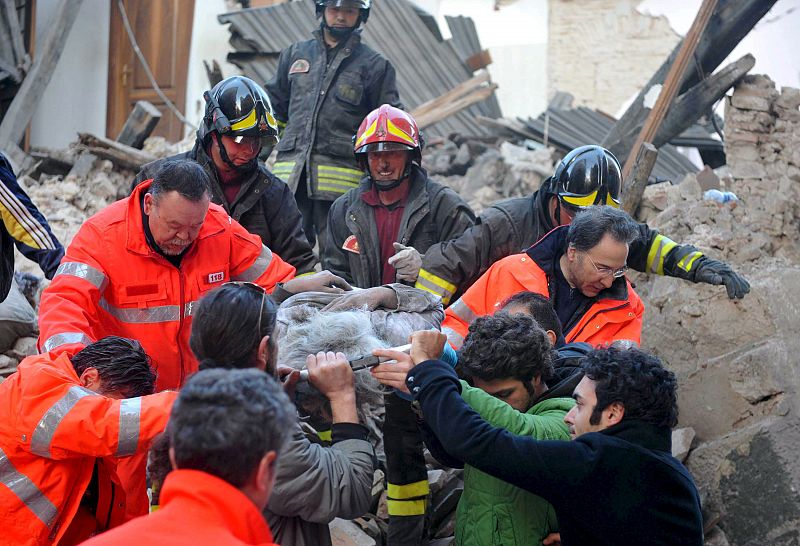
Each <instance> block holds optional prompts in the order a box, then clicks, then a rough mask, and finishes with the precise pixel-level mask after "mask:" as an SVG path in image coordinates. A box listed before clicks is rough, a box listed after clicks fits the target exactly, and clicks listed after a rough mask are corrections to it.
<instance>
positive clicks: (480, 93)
mask: <svg viewBox="0 0 800 546" xmlns="http://www.w3.org/2000/svg"><path fill="white" fill-rule="evenodd" d="M495 89H497V84H496V83H493V84H491V85H487V86H485V87H479V88H477V89H475V90H473V91H471V92H470V93H468V94H466V95H464V96H462V97H461V98H459V99H456V100H454V101H448V102H447V103H446V104H445V105H443V106H442V107H441V108H438V109H436V110H433V111H431V112H429V113H428V114H426V115H422V116H414V119H415V120H416V122H417V125H419V127H420V128H425V127H428V126H430V125H433V124H434V123H438V122H440V121H442V120H443V119H446V118H448V117H450V116H452V115H453V114H455V113H457V112H460V111H461V110H463V109H465V108H469V107H470V106H472V105H473V104H476V103H479V102H481V101H484V100H486V99H488V98H489V97H491V96H492V94H493V93H494V90H495Z"/></svg>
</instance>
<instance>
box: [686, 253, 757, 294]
mask: <svg viewBox="0 0 800 546" xmlns="http://www.w3.org/2000/svg"><path fill="white" fill-rule="evenodd" d="M694 267H695V268H696V271H695V274H694V282H704V283H707V284H715V285H720V284H724V285H725V289H726V290H727V291H728V297H729V298H730V299H741V298H743V297H744V296H745V294H747V293H748V292H750V283H749V282H747V280H746V279H745V278H744V277H742V276H741V275H739V274H738V273H736V272H735V271H734V270H733V269H732V268H731V266H730V265H728V264H726V263H725V262H720V261H717V260H712V259H711V258H709V257H707V256H703V257H702V258H699V259H698V260H697V263H696V264H695V265H694Z"/></svg>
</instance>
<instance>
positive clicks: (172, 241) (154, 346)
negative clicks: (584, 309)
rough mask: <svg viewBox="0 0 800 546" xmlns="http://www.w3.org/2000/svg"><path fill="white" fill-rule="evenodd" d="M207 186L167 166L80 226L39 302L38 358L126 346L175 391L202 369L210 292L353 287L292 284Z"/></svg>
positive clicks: (329, 279)
mask: <svg viewBox="0 0 800 546" xmlns="http://www.w3.org/2000/svg"><path fill="white" fill-rule="evenodd" d="M208 186H209V181H208V175H207V174H206V172H205V170H204V169H203V168H202V167H201V166H200V165H199V164H198V163H196V162H194V161H190V160H177V161H170V162H167V163H165V164H164V165H163V166H162V167H161V168H160V169H159V171H158V172H157V173H156V175H155V177H154V178H153V180H147V181H144V182H142V183H141V184H139V185H138V186H137V187H136V189H135V190H134V192H133V194H132V195H131V196H130V197H127V198H125V199H122V200H120V201H117V202H116V203H113V204H111V205H110V206H108V207H106V208H105V209H103V210H102V211H100V212H99V213H97V214H96V215H94V216H92V217H91V218H89V219H88V220H87V221H86V222H84V224H83V225H82V226H81V228H80V230H78V233H77V234H76V235H75V238H74V239H73V241H72V244H71V245H70V246H69V248H68V249H67V255H66V257H65V258H64V261H63V262H62V264H61V266H59V268H58V272H57V273H56V276H55V278H54V279H53V282H52V283H51V284H50V286H48V287H47V289H45V291H44V292H43V293H42V298H41V304H40V309H41V312H40V314H39V331H40V335H39V343H38V346H39V350H40V351H41V352H46V351H59V352H60V351H65V350H67V351H74V350H76V349H77V348H80V347H83V346H84V345H86V344H88V343H91V342H92V341H93V340H95V339H98V338H101V337H104V336H106V335H123V336H125V337H130V338H133V339H136V340H138V341H139V342H141V344H142V345H143V346H144V348H145V351H147V353H148V354H149V355H150V357H151V358H152V360H153V365H154V367H155V368H156V370H157V372H158V380H157V382H156V387H157V389H158V390H164V389H174V388H178V387H180V386H181V385H182V384H183V382H184V381H185V379H186V377H188V376H189V374H191V373H193V372H194V371H196V370H197V360H196V359H195V358H194V356H193V355H192V352H191V350H190V349H189V333H190V330H191V326H192V311H193V308H194V305H196V303H197V300H198V299H199V298H200V296H202V295H203V294H204V293H205V292H207V291H209V290H211V289H212V288H215V287H217V286H220V285H221V284H222V283H224V282H227V281H230V280H239V281H248V282H255V283H257V284H259V285H261V286H263V287H264V288H266V289H267V290H269V291H270V292H272V291H273V289H275V288H276V285H277V284H278V283H282V282H285V283H286V284H285V286H284V288H285V291H288V292H289V293H293V292H302V291H304V290H306V289H316V290H322V291H332V292H341V291H342V289H343V288H349V287H348V285H347V284H346V283H344V282H343V281H341V279H338V278H336V277H334V276H333V275H331V274H330V273H327V272H322V273H319V274H316V275H311V276H306V277H301V278H298V279H293V277H294V275H295V268H294V267H292V266H291V265H289V264H287V263H286V262H284V261H283V260H282V259H281V258H280V257H279V256H278V255H277V254H274V253H273V252H272V251H271V250H270V249H269V248H268V247H267V246H265V245H264V244H262V242H261V240H260V239H259V237H258V236H257V235H252V234H250V233H248V232H247V231H246V230H245V229H244V228H243V227H242V226H240V225H239V224H238V223H237V222H235V221H234V220H232V219H231V218H230V217H229V216H228V215H227V214H226V213H225V211H224V210H223V209H222V207H219V206H217V205H214V204H209V194H208ZM333 285H338V286H333Z"/></svg>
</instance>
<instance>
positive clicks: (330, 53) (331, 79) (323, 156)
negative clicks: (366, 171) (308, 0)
mask: <svg viewBox="0 0 800 546" xmlns="http://www.w3.org/2000/svg"><path fill="white" fill-rule="evenodd" d="M370 5H371V1H370V0H316V1H315V2H314V6H315V9H316V13H317V16H318V17H319V18H320V20H321V22H320V27H319V28H318V29H317V30H316V31H314V33H313V36H314V37H313V38H312V39H311V40H307V41H304V42H298V43H296V44H293V45H291V46H289V47H288V48H286V49H285V50H283V51H282V52H281V55H280V59H279V60H278V69H277V72H276V73H275V76H274V77H273V78H272V80H270V81H269V82H268V83H267V85H266V88H267V91H268V92H269V96H270V98H271V99H272V104H273V105H274V107H275V116H276V117H277V119H278V124H279V125H280V126H283V127H284V129H283V134H282V136H281V141H280V143H279V144H278V145H277V151H278V156H277V160H276V162H275V166H274V170H273V172H274V173H275V174H276V175H277V176H279V177H280V178H282V179H284V180H286V182H287V183H288V184H289V187H290V188H291V189H292V190H293V191H294V192H295V197H296V198H297V204H298V206H299V207H300V211H301V212H302V213H303V221H304V224H303V228H304V230H305V233H306V235H307V236H308V240H309V242H310V244H311V246H314V244H315V243H316V241H317V240H318V239H319V242H320V245H319V248H320V249H321V248H322V243H323V241H324V238H325V230H326V228H327V217H328V210H329V209H330V207H331V203H332V202H333V201H334V200H335V199H336V198H337V197H339V196H340V195H342V194H344V193H346V192H347V191H348V190H350V189H352V188H356V187H358V182H359V180H360V179H361V175H362V172H361V170H360V169H359V168H358V165H357V163H356V160H355V158H354V157H353V148H352V137H353V134H354V133H355V132H356V129H358V125H359V123H361V120H363V119H364V116H366V115H367V114H368V113H369V112H371V111H372V110H373V109H375V108H377V107H378V106H379V105H381V104H385V103H386V104H391V105H392V106H395V107H398V108H402V105H401V103H400V99H399V97H398V94H397V87H396V84H395V70H394V67H393V66H392V65H391V63H390V62H389V61H388V60H386V59H385V58H384V57H383V56H382V55H380V54H378V53H376V52H375V51H374V50H372V49H370V48H369V47H368V46H366V45H365V44H363V43H361V30H360V29H359V27H360V26H361V25H362V24H364V23H366V22H367V19H368V18H369V12H370Z"/></svg>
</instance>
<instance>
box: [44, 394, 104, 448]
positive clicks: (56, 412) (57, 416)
mask: <svg viewBox="0 0 800 546" xmlns="http://www.w3.org/2000/svg"><path fill="white" fill-rule="evenodd" d="M94 395H96V393H94V392H92V391H90V390H89V389H86V388H84V387H79V386H77V385H76V386H74V387H70V388H69V390H68V391H67V393H66V394H65V395H64V396H62V397H61V399H60V400H59V401H58V402H56V403H55V404H53V405H52V406H51V407H50V409H48V410H47V411H46V412H45V414H44V416H43V417H42V419H41V420H40V421H39V424H38V425H36V428H35V429H34V431H33V436H32V437H31V451H32V452H33V453H35V454H36V455H39V456H40V457H47V458H48V459H49V458H50V457H51V456H50V444H51V443H52V441H53V436H55V434H56V429H57V428H58V425H60V424H61V421H62V420H63V419H64V417H65V416H66V415H67V414H68V413H69V412H70V410H71V409H72V408H73V406H75V404H77V403H78V400H80V399H81V398H83V397H84V396H94Z"/></svg>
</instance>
